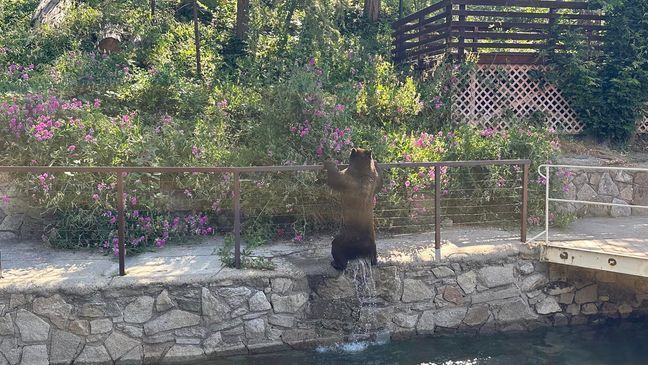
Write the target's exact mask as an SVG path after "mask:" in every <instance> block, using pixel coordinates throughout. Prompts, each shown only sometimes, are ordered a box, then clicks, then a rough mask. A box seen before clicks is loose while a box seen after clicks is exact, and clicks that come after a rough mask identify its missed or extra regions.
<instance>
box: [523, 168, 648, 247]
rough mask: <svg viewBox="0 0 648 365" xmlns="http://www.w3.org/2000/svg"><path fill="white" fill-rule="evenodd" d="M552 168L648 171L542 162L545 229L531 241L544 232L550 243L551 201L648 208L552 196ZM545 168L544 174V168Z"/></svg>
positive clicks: (645, 207)
mask: <svg viewBox="0 0 648 365" xmlns="http://www.w3.org/2000/svg"><path fill="white" fill-rule="evenodd" d="M552 168H556V169H576V170H604V171H637V172H648V168H643V167H616V166H579V165H549V164H542V165H540V166H538V174H539V175H540V176H542V177H543V178H544V179H545V230H544V231H542V232H540V233H539V234H537V235H536V236H535V237H533V238H532V239H531V240H529V242H531V241H534V240H535V239H537V238H538V237H540V236H542V235H543V234H544V236H545V245H548V244H549V202H559V203H575V204H588V205H599V206H610V207H624V208H638V209H648V206H647V205H635V204H618V203H606V202H594V201H591V200H578V199H561V198H551V197H550V189H549V178H550V175H551V173H550V171H551V169H552ZM543 169H544V174H543V171H542V170H543Z"/></svg>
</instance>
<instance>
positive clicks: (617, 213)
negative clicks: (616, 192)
mask: <svg viewBox="0 0 648 365" xmlns="http://www.w3.org/2000/svg"><path fill="white" fill-rule="evenodd" d="M612 203H614V204H623V205H627V204H628V202H626V201H624V200H621V199H617V198H614V199H612ZM631 214H632V208H630V206H627V207H619V206H613V207H612V210H610V215H611V216H613V217H629V216H630V215H631Z"/></svg>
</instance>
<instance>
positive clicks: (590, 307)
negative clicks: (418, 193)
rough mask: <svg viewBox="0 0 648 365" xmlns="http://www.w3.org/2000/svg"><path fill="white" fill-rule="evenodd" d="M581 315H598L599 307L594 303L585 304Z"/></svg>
mask: <svg viewBox="0 0 648 365" xmlns="http://www.w3.org/2000/svg"><path fill="white" fill-rule="evenodd" d="M581 313H583V314H584V315H586V316H589V315H592V314H596V313H598V307H596V304H594V303H587V304H583V306H582V308H581Z"/></svg>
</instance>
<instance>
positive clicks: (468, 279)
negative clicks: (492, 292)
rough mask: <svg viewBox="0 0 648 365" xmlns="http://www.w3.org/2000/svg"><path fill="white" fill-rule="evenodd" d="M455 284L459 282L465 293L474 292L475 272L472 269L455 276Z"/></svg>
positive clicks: (475, 284) (475, 283)
mask: <svg viewBox="0 0 648 365" xmlns="http://www.w3.org/2000/svg"><path fill="white" fill-rule="evenodd" d="M457 284H459V286H460V287H461V289H462V290H463V291H464V293H466V294H470V293H472V292H474V291H475V287H476V286H477V273H475V272H474V271H468V272H467V273H463V274H461V275H459V276H457Z"/></svg>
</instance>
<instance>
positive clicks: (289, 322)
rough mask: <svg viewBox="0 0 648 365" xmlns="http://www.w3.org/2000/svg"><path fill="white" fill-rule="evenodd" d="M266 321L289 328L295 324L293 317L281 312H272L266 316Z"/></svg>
mask: <svg viewBox="0 0 648 365" xmlns="http://www.w3.org/2000/svg"><path fill="white" fill-rule="evenodd" d="M268 322H269V323H270V324H271V325H273V326H279V327H286V328H290V327H292V326H293V325H294V324H295V318H294V317H292V316H286V315H281V314H273V315H271V316H269V317H268Z"/></svg>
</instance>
